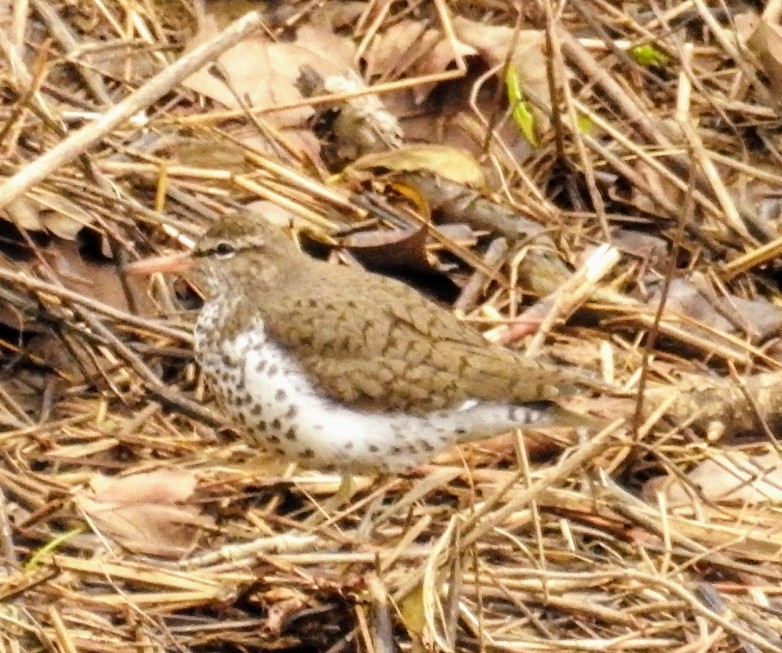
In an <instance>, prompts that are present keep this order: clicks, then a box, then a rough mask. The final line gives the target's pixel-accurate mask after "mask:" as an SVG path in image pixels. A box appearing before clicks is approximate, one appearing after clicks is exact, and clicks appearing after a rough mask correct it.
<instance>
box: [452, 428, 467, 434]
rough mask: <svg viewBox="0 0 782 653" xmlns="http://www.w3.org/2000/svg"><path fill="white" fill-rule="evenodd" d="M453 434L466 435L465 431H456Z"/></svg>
mask: <svg viewBox="0 0 782 653" xmlns="http://www.w3.org/2000/svg"><path fill="white" fill-rule="evenodd" d="M454 433H456V435H466V434H467V429H456V430H455V431H454Z"/></svg>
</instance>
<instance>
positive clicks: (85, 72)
mask: <svg viewBox="0 0 782 653" xmlns="http://www.w3.org/2000/svg"><path fill="white" fill-rule="evenodd" d="M32 4H33V6H34V7H35V10H36V11H37V12H38V13H39V14H40V15H41V18H43V19H44V21H45V22H46V24H47V25H48V27H49V30H50V31H51V33H52V35H53V36H54V38H55V39H57V42H58V43H59V44H60V46H61V47H62V49H63V50H64V51H65V52H66V54H70V53H72V52H73V51H74V50H76V49H77V48H78V47H79V43H78V42H77V41H76V39H75V38H74V36H73V34H72V33H71V31H70V28H69V27H68V26H67V25H66V24H65V23H64V22H63V21H62V19H61V18H60V16H59V15H58V14H57V12H56V11H55V9H54V8H53V7H52V6H51V5H50V4H49V2H47V1H46V0H32ZM74 65H76V64H75V62H74ZM76 69H77V70H78V71H79V74H80V75H81V76H82V78H83V79H84V81H85V82H86V84H87V86H88V87H89V88H90V90H91V91H92V94H93V95H94V96H95V98H96V99H97V100H98V102H100V103H101V104H103V105H104V106H107V107H109V106H111V105H112V104H113V102H112V100H111V97H110V96H109V94H108V91H106V87H105V86H104V85H103V79H101V77H100V75H98V74H97V73H96V72H95V71H94V70H91V69H90V68H89V67H87V66H79V65H76Z"/></svg>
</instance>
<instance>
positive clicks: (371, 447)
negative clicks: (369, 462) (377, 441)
mask: <svg viewBox="0 0 782 653" xmlns="http://www.w3.org/2000/svg"><path fill="white" fill-rule="evenodd" d="M367 448H368V449H369V450H370V451H371V452H372V453H377V452H378V451H379V449H378V448H377V446H376V445H374V444H370V445H369V447H367Z"/></svg>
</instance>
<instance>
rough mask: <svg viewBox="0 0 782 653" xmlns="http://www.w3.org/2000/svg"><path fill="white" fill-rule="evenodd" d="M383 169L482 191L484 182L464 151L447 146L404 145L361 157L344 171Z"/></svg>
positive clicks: (474, 163) (470, 157)
mask: <svg viewBox="0 0 782 653" xmlns="http://www.w3.org/2000/svg"><path fill="white" fill-rule="evenodd" d="M369 168H386V169H388V170H393V171H402V172H418V171H421V170H423V171H426V172H433V173H436V174H437V175H438V176H440V177H444V178H445V179H448V180H450V181H452V182H454V183H457V184H464V185H466V186H471V187H472V188H479V189H480V188H484V186H485V184H486V180H485V178H484V176H483V169H482V168H481V166H480V164H479V163H478V162H477V161H476V160H475V159H474V158H473V157H472V155H470V154H469V153H467V152H465V151H464V150H460V149H457V148H455V147H450V146H448V145H426V144H424V145H408V146H406V147H400V148H399V149H396V150H389V151H387V152H376V153H374V154H367V155H365V156H362V157H361V158H360V159H359V160H358V161H356V162H355V163H353V164H351V165H350V166H348V168H347V170H346V172H349V173H355V172H356V171H361V170H368V169H369Z"/></svg>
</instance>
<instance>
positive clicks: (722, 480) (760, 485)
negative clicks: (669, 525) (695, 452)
mask: <svg viewBox="0 0 782 653" xmlns="http://www.w3.org/2000/svg"><path fill="white" fill-rule="evenodd" d="M686 478H687V482H686V483H683V482H682V481H681V480H680V479H679V477H678V476H674V475H672V476H671V477H669V478H666V479H654V480H653V481H651V482H650V483H649V484H647V487H646V488H645V490H644V493H645V494H646V495H647V496H650V497H652V496H654V493H655V492H663V493H664V494H665V496H666V497H667V499H668V503H669V504H671V505H672V506H677V505H691V504H692V503H693V502H696V503H697V502H700V501H701V497H702V498H703V499H704V500H705V501H707V502H715V503H723V504H725V503H731V504H736V503H750V504H758V503H773V504H779V503H780V502H782V460H780V457H779V455H778V454H776V453H773V454H765V455H761V456H750V455H748V454H746V453H744V452H742V451H739V450H727V451H718V452H716V453H715V454H714V455H713V456H712V457H711V458H709V459H707V460H704V461H703V462H702V463H700V464H699V465H698V466H696V467H695V468H694V469H693V470H692V471H690V473H689V474H687V476H686Z"/></svg>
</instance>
